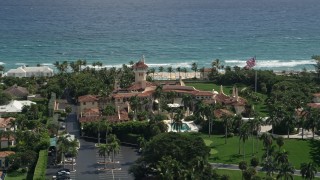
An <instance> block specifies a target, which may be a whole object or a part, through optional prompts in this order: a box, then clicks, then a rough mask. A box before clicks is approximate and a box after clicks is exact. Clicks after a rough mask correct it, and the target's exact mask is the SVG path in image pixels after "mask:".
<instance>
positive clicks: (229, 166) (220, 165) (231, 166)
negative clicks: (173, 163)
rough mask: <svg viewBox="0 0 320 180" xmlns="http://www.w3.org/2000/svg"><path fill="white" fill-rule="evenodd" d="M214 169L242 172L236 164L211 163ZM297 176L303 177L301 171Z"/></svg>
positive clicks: (297, 171) (259, 169) (297, 172)
mask: <svg viewBox="0 0 320 180" xmlns="http://www.w3.org/2000/svg"><path fill="white" fill-rule="evenodd" d="M210 164H211V166H212V167H213V168H217V169H230V170H240V169H239V167H238V165H236V164H223V163H210ZM257 170H258V171H262V167H257ZM294 174H295V175H297V176H301V174H300V170H295V172H294ZM316 177H320V172H318V173H317V174H316Z"/></svg>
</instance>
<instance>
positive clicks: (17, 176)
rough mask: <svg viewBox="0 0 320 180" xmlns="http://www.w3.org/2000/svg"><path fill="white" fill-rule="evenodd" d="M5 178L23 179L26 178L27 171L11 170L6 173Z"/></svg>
mask: <svg viewBox="0 0 320 180" xmlns="http://www.w3.org/2000/svg"><path fill="white" fill-rule="evenodd" d="M5 179H6V180H24V179H27V173H21V172H16V171H15V172H11V173H8V174H7V175H6V178H5Z"/></svg>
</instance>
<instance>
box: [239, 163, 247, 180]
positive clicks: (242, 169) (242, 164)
mask: <svg viewBox="0 0 320 180" xmlns="http://www.w3.org/2000/svg"><path fill="white" fill-rule="evenodd" d="M238 167H239V169H240V170H241V171H242V179H243V172H244V171H245V170H247V168H248V164H247V162H246V161H240V162H239V165H238Z"/></svg>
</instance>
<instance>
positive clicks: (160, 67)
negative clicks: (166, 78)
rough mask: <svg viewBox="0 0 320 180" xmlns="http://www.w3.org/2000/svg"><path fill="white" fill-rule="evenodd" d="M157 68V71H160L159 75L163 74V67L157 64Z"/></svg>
mask: <svg viewBox="0 0 320 180" xmlns="http://www.w3.org/2000/svg"><path fill="white" fill-rule="evenodd" d="M158 70H159V73H161V77H162V76H163V73H162V72H163V70H164V68H163V66H159V68H158Z"/></svg>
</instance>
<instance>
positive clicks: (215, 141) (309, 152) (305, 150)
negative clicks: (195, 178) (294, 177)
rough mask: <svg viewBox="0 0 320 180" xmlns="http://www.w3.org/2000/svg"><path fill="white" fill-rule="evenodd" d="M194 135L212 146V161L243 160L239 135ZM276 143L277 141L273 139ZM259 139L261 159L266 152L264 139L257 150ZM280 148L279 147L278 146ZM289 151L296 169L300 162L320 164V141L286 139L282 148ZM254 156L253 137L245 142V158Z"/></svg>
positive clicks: (235, 162) (210, 159) (232, 162)
mask: <svg viewBox="0 0 320 180" xmlns="http://www.w3.org/2000/svg"><path fill="white" fill-rule="evenodd" d="M190 135H192V136H201V137H202V138H203V139H204V141H205V143H206V145H207V146H209V147H211V151H210V157H209V161H210V162H218V163H226V164H238V163H239V162H240V161H242V160H243V151H242V147H243V146H242V142H241V154H238V151H239V137H238V136H235V137H232V138H228V139H227V144H225V139H224V137H223V135H214V136H211V137H210V138H209V136H208V135H207V134H201V133H198V134H196V133H192V134H190ZM273 142H274V144H275V145H276V141H275V140H274V141H273ZM256 145H257V141H256V139H254V155H255V156H256V157H258V158H259V159H260V158H261V157H262V154H263V152H264V150H263V144H262V141H260V140H259V141H258V152H256V147H257V146H256ZM277 149H278V147H277ZM281 149H282V150H286V151H288V152H289V162H290V163H292V164H293V166H294V167H295V168H296V169H299V168H300V164H301V163H303V162H310V161H312V160H313V161H314V162H316V163H317V164H318V165H320V141H312V140H300V139H285V144H284V146H283V147H282V148H281ZM251 157H252V138H251V137H249V139H248V140H247V141H246V143H245V160H246V161H247V162H249V161H250V159H251Z"/></svg>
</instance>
